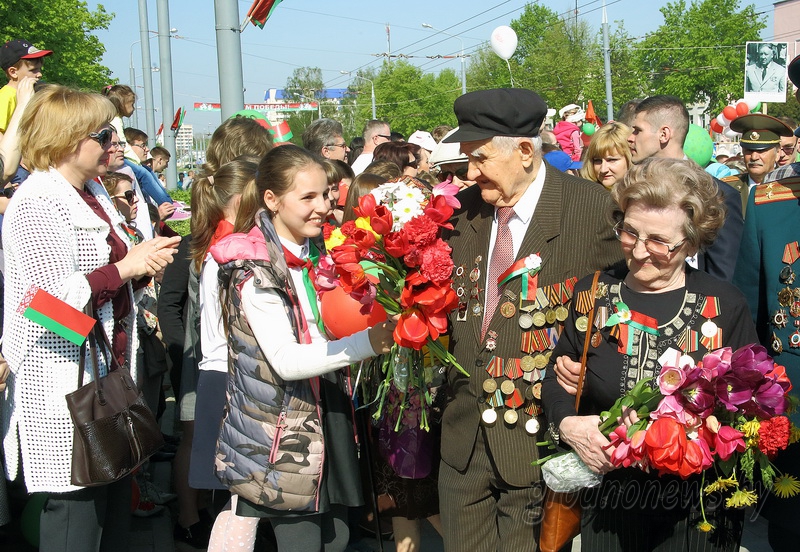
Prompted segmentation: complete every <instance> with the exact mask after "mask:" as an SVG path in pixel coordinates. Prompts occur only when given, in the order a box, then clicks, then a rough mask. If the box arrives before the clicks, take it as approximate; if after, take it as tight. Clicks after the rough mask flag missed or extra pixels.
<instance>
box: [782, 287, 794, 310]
mask: <svg viewBox="0 0 800 552" xmlns="http://www.w3.org/2000/svg"><path fill="white" fill-rule="evenodd" d="M793 301H794V293H792V289H791V288H789V287H785V288H783V289H782V290H780V291H779V292H778V304H779V305H780V306H782V307H788V306H789V305H791V304H792V302H793Z"/></svg>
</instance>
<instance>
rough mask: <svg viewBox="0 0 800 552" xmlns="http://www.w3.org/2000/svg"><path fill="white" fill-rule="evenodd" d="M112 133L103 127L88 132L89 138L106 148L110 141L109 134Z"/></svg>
mask: <svg viewBox="0 0 800 552" xmlns="http://www.w3.org/2000/svg"><path fill="white" fill-rule="evenodd" d="M113 133H114V131H113V130H111V129H110V128H104V129H103V130H101V131H100V132H90V133H89V138H91V139H92V140H94V141H95V142H97V143H98V144H100V147H101V148H106V147H108V145H109V144H110V143H111V135H112V134H113Z"/></svg>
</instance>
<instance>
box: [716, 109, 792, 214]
mask: <svg viewBox="0 0 800 552" xmlns="http://www.w3.org/2000/svg"><path fill="white" fill-rule="evenodd" d="M731 130H734V131H736V132H741V133H742V138H741V140H740V141H739V143H740V144H741V146H742V155H744V162H745V164H746V165H747V173H743V174H737V175H732V176H727V177H725V178H723V179H722V181H723V182H726V183H728V184H730V185H731V186H733V187H734V188H736V189H737V190H739V193H740V194H741V196H742V213H745V214H746V210H747V196H748V193H749V191H750V188H752V187H753V186H755V185H756V184H760V183H761V182H763V181H764V177H765V176H766V174H767V173H769V172H771V171H773V170H775V168H776V167H777V163H778V151H779V149H780V146H781V136H792V133H793V129H791V128H789V127H788V126H787V125H786V123H784V122H783V121H780V120H778V119H776V118H775V117H770V116H769V115H762V114H760V113H751V114H749V115H743V116H741V117H738V118H736V119H734V120H733V121H731Z"/></svg>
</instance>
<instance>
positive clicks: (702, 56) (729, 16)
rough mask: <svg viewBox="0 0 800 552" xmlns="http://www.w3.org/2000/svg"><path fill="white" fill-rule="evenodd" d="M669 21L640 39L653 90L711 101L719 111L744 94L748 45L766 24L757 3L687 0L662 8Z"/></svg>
mask: <svg viewBox="0 0 800 552" xmlns="http://www.w3.org/2000/svg"><path fill="white" fill-rule="evenodd" d="M661 13H662V14H663V15H664V23H663V24H662V25H661V26H660V27H659V28H658V29H657V30H656V31H655V32H654V33H653V34H651V35H649V36H648V37H647V38H645V39H644V40H643V41H642V42H641V43H640V44H639V45H638V48H639V52H640V59H641V65H642V67H643V68H644V70H645V71H646V72H647V74H648V81H649V86H650V93H657V94H672V95H674V96H678V97H679V98H681V99H683V101H685V102H686V103H693V102H704V101H707V102H708V103H709V109H710V111H711V112H712V113H716V112H719V110H720V109H722V108H723V107H724V106H725V105H726V104H727V103H728V102H730V101H731V100H732V99H736V98H738V97H741V94H742V82H743V80H744V78H743V75H742V71H743V67H744V45H745V42H746V41H748V40H759V36H760V32H761V30H762V29H763V28H764V27H765V22H764V17H763V16H759V15H758V14H757V13H756V11H755V7H754V6H753V5H749V6H746V7H744V8H742V7H741V6H740V2H739V0H693V1H692V3H691V5H689V6H687V5H686V1H685V0H678V1H676V2H670V3H668V4H667V5H666V6H664V7H663V8H661Z"/></svg>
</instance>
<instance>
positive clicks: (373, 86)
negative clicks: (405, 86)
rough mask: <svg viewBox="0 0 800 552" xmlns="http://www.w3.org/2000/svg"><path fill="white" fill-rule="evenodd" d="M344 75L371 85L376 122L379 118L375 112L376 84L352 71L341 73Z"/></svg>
mask: <svg viewBox="0 0 800 552" xmlns="http://www.w3.org/2000/svg"><path fill="white" fill-rule="evenodd" d="M339 72H340V73H341V74H342V75H350V76H351V77H356V78H358V79H361V80H365V81H367V82H368V83H369V86H370V88H371V89H372V119H373V120H375V119H377V118H378V116H377V115H376V112H375V83H374V82H372V81H371V80H369V79H368V78H367V77H362V76H361V75H354V74H353V73H352V71H339Z"/></svg>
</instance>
